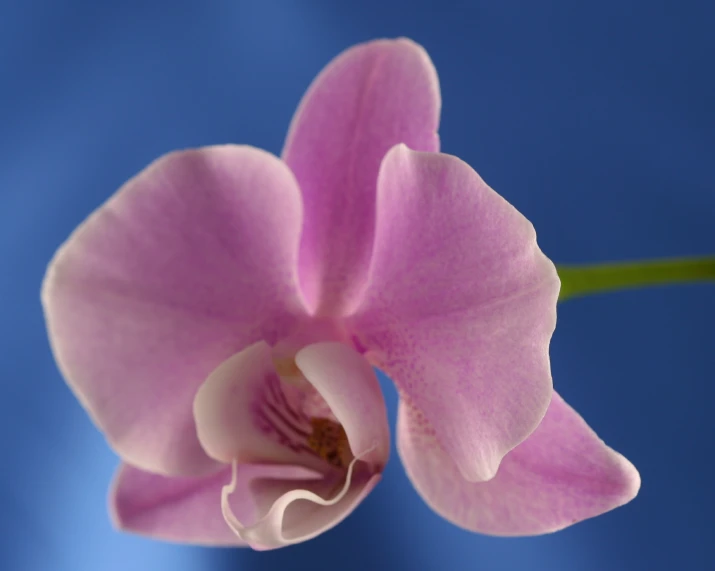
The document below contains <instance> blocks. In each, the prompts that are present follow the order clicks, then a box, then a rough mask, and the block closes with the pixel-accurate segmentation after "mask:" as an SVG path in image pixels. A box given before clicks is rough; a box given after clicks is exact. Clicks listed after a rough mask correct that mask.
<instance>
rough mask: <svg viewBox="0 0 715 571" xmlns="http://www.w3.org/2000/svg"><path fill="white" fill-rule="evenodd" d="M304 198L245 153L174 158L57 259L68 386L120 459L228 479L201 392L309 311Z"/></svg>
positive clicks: (288, 178)
mask: <svg viewBox="0 0 715 571" xmlns="http://www.w3.org/2000/svg"><path fill="white" fill-rule="evenodd" d="M301 222H302V206H301V198H300V191H299V189H298V186H297V184H296V181H295V179H294V177H293V175H292V173H291V172H290V170H289V169H288V168H287V167H286V166H285V164H283V163H282V162H281V161H280V160H279V159H277V158H276V157H274V156H272V155H270V154H268V153H266V152H264V151H260V150H258V149H254V148H250V147H239V146H223V147H208V148H204V149H199V150H191V151H184V152H176V153H172V154H169V155H166V156H164V157H162V158H160V159H159V160H157V161H156V162H154V163H153V164H152V165H150V166H149V167H148V168H146V169H145V170H144V171H142V172H141V173H139V174H138V175H137V176H136V177H135V178H133V179H131V180H130V181H129V182H127V183H126V184H125V185H124V186H123V187H122V188H121V189H120V190H119V191H118V192H117V193H116V194H115V195H114V196H113V197H112V198H111V199H110V200H109V201H108V202H107V203H106V204H105V205H104V206H102V207H101V208H99V209H98V210H97V211H96V212H95V213H94V214H92V215H91V216H90V217H89V218H88V219H87V221H85V222H84V223H83V224H82V225H81V226H80V227H79V228H78V229H77V230H76V231H75V232H74V233H73V234H72V236H71V237H70V238H69V240H68V241H67V242H66V243H65V244H64V245H63V246H62V247H61V248H60V250H59V251H58V252H57V254H56V255H55V257H54V259H53V260H52V262H51V264H50V266H49V269H48V271H47V274H46V276H45V281H44V284H43V290H42V301H43V305H44V309H45V316H46V320H47V327H48V331H49V336H50V341H51V344H52V348H53V350H54V353H55V357H56V359H57V362H58V364H59V367H60V369H61V371H62V373H63V374H64V376H65V378H66V380H67V383H68V384H69V386H70V387H71V388H72V390H73V391H74V392H75V394H76V395H77V397H78V398H79V400H80V401H81V402H82V404H83V405H84V406H85V408H86V409H87V410H88V412H89V414H90V416H91V417H92V419H93V420H94V422H95V423H96V424H97V426H98V427H99V428H100V430H102V431H103V432H104V433H105V434H106V436H107V439H108V441H109V443H110V444H111V446H112V447H113V448H114V449H115V450H116V452H117V453H118V454H119V455H120V456H121V457H122V458H123V459H125V460H126V461H127V462H129V463H131V464H133V465H135V466H137V467H140V468H142V469H145V470H148V471H151V472H157V473H164V474H172V475H186V476H188V475H199V474H205V473H208V472H210V471H212V470H216V469H217V467H218V465H217V464H216V463H215V462H214V461H213V460H211V459H210V458H208V456H206V454H205V453H204V452H203V450H202V449H201V446H200V445H199V442H198V439H197V438H196V428H195V425H194V421H193V415H192V402H193V399H194V394H195V393H196V390H197V389H198V387H199V385H200V384H201V383H202V382H203V381H204V379H205V378H206V376H207V375H208V374H209V373H210V372H211V371H212V370H213V369H215V368H216V367H217V366H218V365H219V364H220V363H221V362H222V361H224V360H225V359H226V358H227V357H229V356H230V355H232V354H234V353H235V352H236V351H238V350H240V349H242V348H243V347H245V346H247V345H249V344H251V343H254V342H255V341H257V340H259V339H265V340H267V341H268V342H275V341H276V340H277V339H278V338H279V337H282V336H283V335H285V334H286V332H287V331H288V330H289V329H290V328H291V327H292V326H293V322H294V321H295V319H296V318H295V317H294V316H295V315H297V314H301V313H304V310H303V305H302V300H301V298H300V295H299V292H298V286H297V277H296V276H297V273H296V268H297V254H298V243H299V236H300V227H301Z"/></svg>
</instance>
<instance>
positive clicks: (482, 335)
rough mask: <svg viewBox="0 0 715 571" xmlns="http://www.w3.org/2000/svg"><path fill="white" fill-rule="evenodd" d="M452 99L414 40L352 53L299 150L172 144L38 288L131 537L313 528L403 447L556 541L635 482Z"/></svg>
mask: <svg viewBox="0 0 715 571" xmlns="http://www.w3.org/2000/svg"><path fill="white" fill-rule="evenodd" d="M440 105H441V102H440V92H439V86H438V81H437V75H436V72H435V69H434V67H433V65H432V63H431V61H430V59H429V57H428V56H427V54H426V53H425V51H424V50H423V49H422V48H421V47H419V46H418V45H416V44H414V43H413V42H411V41H409V40H405V39H399V40H395V41H387V40H380V41H374V42H370V43H366V44H363V45H358V46H356V47H353V48H351V49H349V50H347V51H346V52H345V53H343V54H342V55H340V56H338V57H337V58H336V59H335V60H334V61H333V62H331V63H330V64H329V65H328V67H327V68H326V69H325V70H324V71H323V72H322V73H321V74H320V75H319V76H318V77H317V79H316V80H315V81H314V83H313V85H312V86H311V87H310V89H309V90H308V92H307V94H306V95H305V97H304V99H303V101H302V103H301V105H300V107H299V108H298V111H297V113H296V115H295V117H294V119H293V122H292V124H291V127H290V131H289V133H288V138H287V142H286V145H285V149H284V151H283V156H282V159H279V158H277V157H275V156H273V155H271V154H269V153H267V152H264V151H261V150H258V149H255V148H252V147H248V146H234V145H227V146H220V147H208V148H202V149H198V150H189V151H182V152H176V153H171V154H169V155H166V156H164V157H162V158H160V159H158V160H157V161H156V162H154V163H153V164H152V165H150V166H149V167H147V168H146V169H145V170H144V171H142V172H141V173H139V174H138V175H137V176H136V177H135V178H133V179H131V180H130V181H129V182H127V183H126V184H125V185H124V186H123V187H122V188H121V189H120V190H119V191H118V192H117V193H116V194H115V195H114V196H113V197H112V198H111V199H109V201H108V202H107V203H106V204H105V205H104V206H102V207H101V208H100V209H99V210H97V211H96V212H95V213H94V214H93V215H91V216H90V217H89V219H88V220H87V221H85V222H84V223H83V224H82V225H81V226H80V227H79V228H78V229H77V230H76V231H75V232H74V233H73V234H72V236H71V237H70V238H69V240H68V241H67V242H66V244H65V245H64V246H62V248H60V250H59V251H58V252H57V254H56V256H55V258H54V259H53V261H52V263H51V264H50V267H49V269H48V272H47V275H46V278H45V282H44V285H43V293H42V299H43V303H44V308H45V313H46V319H47V325H48V330H49V336H50V340H51V344H52V348H53V350H54V353H55V356H56V359H57V362H58V364H59V367H60V369H61V371H62V373H63V375H64V376H65V378H66V379H67V382H68V384H69V386H70V387H71V388H72V390H73V391H74V392H75V394H76V395H77V398H78V399H79V400H80V401H81V403H82V404H83V405H84V407H85V408H86V409H87V411H88V413H89V415H90V416H91V418H92V420H93V421H94V422H95V423H96V425H97V426H98V427H99V429H100V430H101V431H102V432H103V433H104V434H105V435H106V437H107V440H108V441H109V443H110V445H111V446H112V448H113V449H114V450H115V451H116V452H117V454H118V455H119V456H120V457H121V458H122V460H123V464H122V465H121V467H120V468H119V471H118V473H117V476H116V479H115V482H114V485H113V488H112V493H111V510H112V513H113V517H114V520H115V522H116V524H117V525H118V526H119V527H120V528H121V529H125V530H129V531H132V532H136V533H140V534H144V535H148V536H152V537H156V538H162V539H167V540H173V541H179V542H189V543H196V544H207V545H249V546H251V547H253V548H256V549H271V548H276V547H280V546H284V545H287V544H292V543H297V542H300V541H304V540H306V539H309V538H312V537H315V536H316V535H318V534H320V533H322V532H323V531H325V530H327V529H329V528H331V527H332V526H334V525H336V524H337V523H338V522H339V521H341V520H342V519H344V518H345V517H346V516H347V515H348V514H349V513H350V512H351V511H352V510H353V509H355V507H356V506H357V505H358V504H359V503H360V502H361V501H362V499H363V498H364V497H365V496H366V495H367V494H368V493H370V491H371V490H372V489H373V488H374V487H375V485H376V484H377V483H378V481H379V480H380V477H381V472H382V470H383V468H384V466H385V464H386V462H387V460H388V455H389V448H390V442H389V428H388V422H387V418H386V412H385V404H384V401H383V397H382V393H381V391H380V388H379V385H378V382H377V379H376V377H375V373H374V369H373V367H378V368H380V369H381V370H383V371H385V372H386V373H387V374H388V375H389V376H390V378H391V379H392V380H393V381H394V383H395V384H396V386H397V389H398V391H399V395H400V405H399V412H398V421H397V444H398V450H399V453H400V456H401V459H402V462H403V464H404V466H405V469H406V471H407V474H408V475H409V477H410V479H411V480H412V482H413V483H414V486H415V488H416V489H417V490H418V492H419V493H420V495H421V496H422V497H423V498H424V499H425V501H426V502H427V503H428V504H429V505H430V506H431V507H432V508H433V509H434V510H435V511H436V512H438V513H439V514H441V515H442V516H444V517H445V518H447V519H448V520H450V521H452V522H454V523H455V524H457V525H459V526H462V527H464V528H467V529H469V530H473V531H477V532H482V533H487V534H495V535H530V534H540V533H545V532H550V531H555V530H558V529H561V528H564V527H566V526H568V525H571V524H573V523H575V522H577V521H579V520H583V519H585V518H589V517H593V516H596V515H598V514H601V513H603V512H606V511H608V510H611V509H613V508H614V507H617V506H619V505H622V504H624V503H625V502H627V501H629V500H630V499H631V498H633V497H634V496H635V494H636V493H637V490H638V487H639V476H638V473H637V471H636V470H635V468H634V467H633V466H632V465H631V464H630V463H629V462H628V461H627V460H626V459H625V458H624V457H623V456H621V455H620V454H618V453H616V452H614V451H613V450H611V449H610V448H608V447H607V446H606V445H605V444H604V443H603V442H602V441H601V440H599V439H598V437H597V436H596V435H595V434H594V432H593V431H592V430H591V429H590V428H589V427H588V426H587V425H586V423H585V422H584V421H583V420H582V419H581V417H579V415H578V414H577V413H576V412H574V410H573V409H571V408H570V407H569V406H568V405H567V404H566V403H565V402H564V401H563V400H562V399H561V398H560V397H559V396H557V395H556V394H555V393H554V392H553V390H552V382H551V374H550V365H549V354H548V349H549V342H550V339H551V335H552V333H553V329H554V327H555V323H556V299H557V295H558V291H559V279H558V277H557V274H556V271H555V268H554V266H553V264H552V263H551V262H550V261H549V260H548V259H547V258H546V257H545V256H544V254H543V253H542V252H541V251H540V250H539V248H538V246H537V243H536V235H535V232H534V229H533V227H532V225H531V224H530V223H529V222H528V221H527V220H526V219H525V218H524V217H523V216H522V215H521V214H520V213H519V212H517V211H516V210H515V209H514V208H513V207H512V206H511V205H510V204H508V203H507V202H506V201H505V200H504V199H503V198H501V197H500V196H499V195H498V194H497V193H495V192H494V191H493V190H491V189H490V188H489V187H488V186H487V185H486V184H485V183H484V182H483V181H482V180H481V179H480V178H479V176H478V175H477V174H476V173H475V172H474V171H473V170H472V169H471V168H470V167H469V166H468V165H467V164H465V163H464V162H462V161H460V160H459V159H457V158H455V157H453V156H449V155H445V154H440V153H439V152H438V149H439V139H438V136H437V134H436V133H437V126H438V120H439V112H440Z"/></svg>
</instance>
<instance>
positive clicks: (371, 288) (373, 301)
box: [349, 145, 559, 481]
mask: <svg viewBox="0 0 715 571" xmlns="http://www.w3.org/2000/svg"><path fill="white" fill-rule="evenodd" d="M558 290H559V281H558V276H557V274H556V270H555V268H554V266H553V264H552V263H551V262H550V261H549V260H548V259H547V258H546V256H544V255H543V253H542V252H541V251H540V250H539V248H538V246H537V244H536V235H535V232H534V229H533V227H532V225H531V224H530V223H529V221H528V220H526V219H525V218H524V217H523V216H522V215H521V214H520V213H519V212H517V211H516V210H515V209H514V208H513V207H512V206H511V205H510V204H509V203H507V202H506V201H505V200H504V199H503V198H502V197H501V196H499V195H498V194H497V193H496V192H494V191H493V190H491V189H490V188H489V187H488V186H487V185H486V184H485V183H484V182H483V181H482V179H481V178H479V176H478V175H477V174H476V173H475V172H474V171H473V170H472V169H471V168H470V167H469V166H468V165H467V164H465V163H464V162H462V161H460V160H459V159H457V158H455V157H452V156H448V155H443V154H435V153H417V152H413V151H410V150H409V149H408V148H407V147H405V146H404V145H400V146H397V147H395V148H394V149H392V150H391V151H390V153H389V154H388V155H387V156H386V157H385V160H384V161H383V165H382V169H381V171H380V178H379V181H378V201H377V229H376V239H375V249H374V253H373V258H372V265H371V267H370V277H369V282H368V287H367V289H366V291H365V295H364V297H363V299H362V303H361V305H360V307H359V308H358V310H357V311H356V313H355V315H353V316H352V317H351V318H350V320H349V321H350V324H351V327H352V328H353V329H354V331H356V332H357V333H358V336H359V338H360V341H361V343H362V344H363V345H364V346H365V347H367V349H368V353H367V356H368V357H369V358H370V359H371V360H372V362H373V363H374V364H375V365H376V366H378V367H380V368H381V369H383V370H384V371H385V372H386V373H387V374H388V375H389V376H390V377H391V378H392V379H393V381H394V382H395V383H396V385H397V387H398V389H399V391H400V392H401V394H403V395H404V396H405V397H406V398H407V399H408V400H410V401H411V402H413V403H414V405H415V406H416V407H417V408H419V409H420V410H421V411H422V412H423V414H424V416H425V417H426V419H427V420H428V421H429V423H430V424H431V426H432V427H433V429H434V431H435V433H436V437H437V438H438V440H439V441H440V442H441V443H442V445H443V446H444V448H445V450H446V451H447V452H448V453H449V455H450V456H451V457H452V459H453V460H454V462H455V463H456V464H457V466H458V467H459V469H460V470H461V472H462V474H463V475H464V476H465V478H467V479H468V480H474V481H477V480H487V479H489V478H491V477H493V476H494V474H495V473H496V471H497V468H498V466H499V462H500V461H501V459H502V457H503V456H504V455H505V454H506V453H507V452H509V451H510V450H511V449H512V448H514V447H515V446H516V445H517V444H519V443H520V442H522V441H523V440H524V439H525V438H526V437H527V436H528V435H529V434H530V433H531V432H532V431H533V430H534V428H536V426H537V425H538V424H539V422H540V421H541V419H542V418H543V416H544V414H545V412H546V409H547V407H548V405H549V402H550V399H551V392H552V384H551V373H550V366H549V352H548V350H549V342H550V339H551V334H552V333H553V330H554V327H555V324H556V298H557V296H558Z"/></svg>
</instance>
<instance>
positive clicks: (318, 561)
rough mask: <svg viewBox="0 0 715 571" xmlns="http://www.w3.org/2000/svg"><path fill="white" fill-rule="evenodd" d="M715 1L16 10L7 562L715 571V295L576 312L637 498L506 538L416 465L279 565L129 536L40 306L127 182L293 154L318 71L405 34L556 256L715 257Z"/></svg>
mask: <svg viewBox="0 0 715 571" xmlns="http://www.w3.org/2000/svg"><path fill="white" fill-rule="evenodd" d="M713 6H714V5H713V3H712V2H710V1H709V0H702V1H677V2H676V1H674V0H671V1H661V2H652V1H651V0H642V1H628V0H605V1H601V2H597V3H591V2H572V1H569V0H563V1H560V2H555V1H547V0H541V1H539V2H532V1H530V0H524V1H521V2H517V1H505V0H492V1H472V2H456V1H451V0H442V1H440V2H432V3H426V2H416V1H410V2H406V1H399V0H360V1H345V2H341V1H339V0H326V1H323V2H315V1H290V0H285V1H278V0H271V1H269V0H254V1H252V2H249V1H243V0H223V1H208V0H204V1H201V2H199V1H197V2H193V3H189V2H181V1H178V0H158V1H155V2H152V1H137V0H126V1H124V2H105V1H91V0H84V1H82V0H2V1H0V262H2V266H1V267H2V270H1V271H0V317H1V318H0V343H1V349H0V381H1V383H2V384H1V385H0V386H1V388H2V398H1V399H0V431H1V432H0V434H1V436H0V457H1V458H2V464H1V465H0V569H2V570H3V571H6V570H7V571H85V570H92V571H114V570H127V569H131V570H132V571H145V570H159V569H171V570H172V571H190V570H198V569H201V570H215V571H219V570H223V569H226V570H228V569H231V570H269V569H296V570H301V569H306V570H311V571H320V570H334V569H343V570H346V571H348V570H358V569H360V570H365V569H375V570H380V569H405V570H435V571H442V570H448V571H461V570H489V571H492V570H494V571H499V570H508V571H512V570H521V569H528V570H541V569H545V570H549V571H556V570H569V571H571V570H579V571H581V570H582V571H590V570H598V571H602V570H610V571H620V570H628V571H631V570H641V569H642V570H653V571H657V570H661V569H663V570H676V569H678V570H680V569H685V570H691V569H692V570H704V569H708V568H713V567H711V566H713V565H714V563H713V561H714V560H715V558H714V557H713V551H712V546H711V543H710V542H711V541H712V537H713V532H714V531H715V529H714V524H713V516H712V514H713V512H714V511H715V483H714V482H713V476H712V474H713V470H712V452H713V436H714V430H713V427H714V426H715V424H714V416H715V414H714V408H715V407H714V406H713V402H714V401H715V388H714V387H715V383H714V382H713V380H714V379H713V369H714V365H715V358H714V357H713V354H714V352H713V347H715V343H714V341H715V333H714V330H713V316H714V315H715V287H708V286H692V287H678V288H663V289H657V290H651V291H643V292H631V293H621V294H616V295H609V296H603V297H598V298H591V299H587V300H578V301H573V302H569V303H568V304H565V305H564V306H563V307H562V308H561V310H560V313H559V324H558V327H557V331H556V334H555V337H554V341H553V345H552V361H553V371H554V378H555V384H556V386H557V388H558V389H559V390H560V391H561V392H562V394H564V395H565V397H566V398H567V399H568V400H569V401H570V402H571V403H572V404H573V405H574V406H575V407H576V408H577V409H578V410H579V411H581V413H582V414H583V415H584V417H585V418H586V419H587V420H588V421H589V422H590V423H591V424H592V425H593V426H594V428H595V429H596V430H597V431H598V432H599V434H600V435H601V436H602V437H603V438H604V439H605V440H606V441H607V442H608V443H609V444H611V445H612V446H613V447H614V448H616V449H617V450H619V451H621V452H622V453H624V454H625V455H626V456H627V457H628V458H630V459H631V460H632V461H633V462H634V464H635V465H636V466H637V467H638V468H639V469H640V471H641V474H642V478H643V487H642V491H641V494H640V496H639V497H638V498H637V499H636V500H635V501H634V502H633V503H632V504H630V505H628V506H626V507H624V508H621V509H619V510H617V511H615V512H613V513H610V514H608V515H605V516H603V517H601V518H598V519H595V520H592V521H588V522H585V523H581V524H579V525H577V526H575V527H573V528H571V529H568V530H566V531H563V532H560V533H557V534H554V535H550V536H545V537H538V538H530V539H494V538H488V537H482V536H478V535H473V534H470V533H467V532H464V531H461V530H459V529H456V528H454V527H452V526H451V525H449V524H448V523H446V522H444V521H442V520H441V519H440V518H439V517H437V516H436V515H434V514H433V513H431V512H430V511H429V509H428V508H427V507H425V506H424V505H423V504H422V503H421V501H420V500H419V498H418V497H417V495H416V494H415V492H414V491H413V490H412V489H411V487H410V485H409V483H408V481H407V480H406V478H405V475H404V473H403V472H402V468H401V466H400V463H399V460H398V458H397V456H396V455H395V456H393V459H392V462H391V463H390V466H389V468H388V470H387V473H386V477H385V479H384V482H383V483H382V484H381V485H380V486H379V487H378V489H377V490H376V491H375V492H374V493H373V494H372V495H371V496H370V497H369V498H368V499H367V501H365V503H364V504H363V505H362V506H361V507H360V508H359V510H358V511H357V512H356V513H355V514H354V515H353V516H351V517H350V518H349V519H348V520H347V521H346V522H345V523H343V524H341V525H340V526H339V527H338V528H337V529H335V530H334V531H331V532H330V533H327V534H325V535H324V536H322V537H320V538H319V539H317V540H314V541H312V542H309V543H307V544H304V545H301V546H298V547H295V548H290V549H285V550H279V551H276V552H270V553H263V554H260V553H253V552H250V551H246V550H209V549H197V548H189V547H181V546H173V545H168V544H161V543H154V542H150V541H148V540H145V539H140V538H136V537H132V536H129V535H123V534H118V533H116V532H114V531H113V530H112V528H111V526H110V524H109V521H108V519H107V515H106V505H105V502H106V500H105V498H106V489H107V485H108V482H109V480H110V478H111V476H112V472H113V470H114V467H115V465H116V462H117V460H116V458H115V457H114V456H113V454H112V453H111V452H110V451H109V450H108V449H107V447H106V445H105V443H104V441H103V439H102V437H101V435H100V434H99V433H98V432H97V431H96V430H95V429H94V428H93V427H92V425H91V424H90V422H89V420H88V419H87V418H86V416H85V414H84V413H83V411H82V410H81V409H80V406H79V405H78V403H77V402H76V401H75V400H74V398H73V397H72V395H71V394H70V392H69V391H68V390H67V388H66V387H65V385H64V383H63V382H62V380H61V378H60V376H59V374H58V372H57V370H56V368H55V365H54V363H53V360H52V357H51V355H50V352H49V349H48V345H47V341H46V337H45V332H44V325H43V319H42V315H41V311H40V305H39V298H38V292H39V285H40V281H41V278H42V275H43V272H44V269H45V265H46V263H47V261H48V260H49V258H50V257H51V255H52V254H53V252H54V250H55V248H56V247H57V246H58V245H59V244H60V242H61V241H62V240H64V239H65V237H66V236H67V235H68V234H69V232H70V231H71V230H72V229H73V228H74V227H75V226H76V225H77V224H78V223H79V222H81V221H82V219H83V218H84V217H85V216H86V215H87V214H88V213H89V212H91V211H92V210H93V209H94V208H95V207H97V206H98V205H99V204H100V203H101V202H103V201H104V200H105V199H106V198H107V197H108V196H109V195H110V193H112V192H113V191H114V190H115V189H116V188H117V187H118V186H119V185H120V184H121V183H122V182H123V181H124V180H125V179H127V178H128V177H130V176H131V175H133V174H134V173H135V172H137V171H138V170H140V169H141V168H142V167H144V166H145V165H146V164H147V163H148V162H150V161H151V160H152V159H154V158H155V157H157V156H159V155H161V154H163V153H165V152H167V151H169V150H172V149H176V148H180V147H190V146H198V145H205V144H212V143H225V142H240V143H250V144H253V145H255V146H258V147H263V148H266V149H268V150H270V151H273V152H274V153H279V152H280V149H281V146H282V142H283V137H284V133H285V130H286V127H287V125H288V121H289V119H290V117H291V114H292V112H293V110H294V108H295V106H296V104H297V103H298V100H299V98H300V97H301V95H302V93H303V91H304V89H305V88H306V86H307V85H308V83H309V82H310V81H311V79H312V78H313V76H314V75H315V74H316V73H317V72H318V71H319V70H320V69H321V68H322V66H323V65H324V64H326V63H327V62H328V61H329V60H330V59H331V58H332V57H333V56H335V55H336V54H337V53H338V52H340V51H341V50H343V49H344V48H346V47H347V46H349V45H351V44H353V43H356V42H360V41H364V40H367V39H371V38H375V37H381V36H388V37H393V36H399V35H406V36H410V37H412V38H414V39H415V40H416V41H418V42H420V43H422V44H423V45H424V46H425V47H426V48H427V50H428V51H429V52H430V54H431V56H432V58H433V59H434V62H435V64H436V66H437V69H438V71H439V74H440V78H441V83H442V92H443V99H444V112H443V119H442V129H441V135H442V141H443V146H444V151H446V152H448V153H453V154H456V155H458V156H460V157H461V158H463V159H465V160H466V161H468V162H469V163H470V164H472V165H473V166H474V167H475V168H476V169H477V170H478V171H479V172H480V173H481V175H482V176H483V177H484V178H485V179H486V180H487V182H489V183H490V184H491V185H492V186H493V187H494V188H495V189H497V190H498V191H499V192H500V193H502V194H503V195H504V196H505V197H506V198H507V199H508V200H510V201H511V202H512V203H513V204H515V205H516V206H517V207H518V208H519V209H520V210H521V211H522V212H524V213H525V214H526V216H527V217H528V218H530V219H531V220H532V221H533V223H534V224H535V226H536V228H537V232H538V234H539V239H540V243H541V245H542V248H543V249H544V250H545V252H546V253H547V254H548V255H549V256H550V257H552V258H553V259H554V260H555V261H556V262H587V261H592V262H597V261H605V260H619V259H632V258H648V257H655V256H664V255H668V256H676V255H690V254H708V253H713V252H715V231H714V229H713V217H714V216H715V192H714V191H715V169H714V168H713V156H714V151H715V109H714V105H713V102H715V82H714V80H713V58H714V56H715V35H713V32H712V29H713V27H712V26H713V24H712V22H713V20H714V18H715V8H714V7H713ZM388 399H389V401H390V406H391V414H392V415H393V418H394V404H395V395H394V393H392V392H388Z"/></svg>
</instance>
